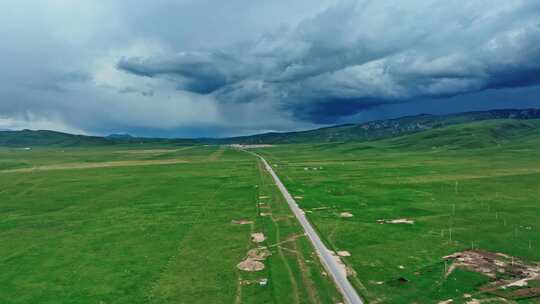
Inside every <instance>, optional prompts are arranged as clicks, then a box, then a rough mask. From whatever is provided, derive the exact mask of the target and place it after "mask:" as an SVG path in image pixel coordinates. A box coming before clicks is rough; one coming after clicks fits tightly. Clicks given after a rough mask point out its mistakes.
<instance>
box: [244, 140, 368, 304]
mask: <svg viewBox="0 0 540 304" xmlns="http://www.w3.org/2000/svg"><path fill="white" fill-rule="evenodd" d="M243 151H245V152H247V153H250V154H253V155H255V156H257V157H258V158H259V159H260V160H261V161H262V162H263V164H264V167H265V169H266V171H268V173H270V175H272V178H273V179H274V181H275V182H276V185H277V186H278V188H279V191H281V194H283V197H284V198H285V200H286V201H287V203H288V204H289V206H290V207H291V210H292V211H293V213H294V215H295V216H296V218H297V219H298V221H299V222H300V224H301V225H302V227H303V228H304V231H305V232H306V234H307V236H308V237H309V240H310V241H311V243H312V244H313V247H315V250H316V251H317V253H318V255H319V258H320V259H321V262H322V264H323V266H324V268H326V271H327V272H328V273H329V274H330V276H331V277H332V279H334V282H335V283H336V285H337V287H338V289H339V290H340V291H341V293H342V294H343V298H344V300H345V302H346V303H348V304H363V303H364V302H362V299H361V298H360V296H359V295H358V293H357V292H356V290H355V289H354V287H353V286H352V285H351V283H350V282H349V280H347V274H346V272H345V271H344V269H343V265H340V264H339V263H338V261H337V258H336V256H334V255H333V254H332V251H330V250H329V249H328V248H326V246H325V245H324V243H323V242H322V240H321V238H320V237H319V236H318V235H317V232H315V229H313V227H312V226H311V224H310V223H309V221H308V220H307V218H306V216H305V214H304V211H302V209H300V207H298V204H297V203H296V201H295V200H294V199H293V197H292V196H291V194H290V193H289V191H287V188H285V186H284V185H283V183H282V182H281V180H280V179H279V177H278V176H277V174H276V173H275V172H274V170H273V169H272V167H271V166H270V165H269V164H268V162H267V161H266V160H265V159H264V158H263V157H262V156H260V155H259V154H257V153H254V152H251V151H246V150H243Z"/></svg>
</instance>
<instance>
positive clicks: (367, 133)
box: [0, 109, 540, 147]
mask: <svg viewBox="0 0 540 304" xmlns="http://www.w3.org/2000/svg"><path fill="white" fill-rule="evenodd" d="M539 118H540V109H501V110H489V111H475V112H465V113H457V114H448V115H432V114H419V115H415V116H406V117H401V118H395V119H385V120H375V121H370V122H365V123H359V124H346V125H338V126H333V127H326V128H321V129H315V130H308V131H300V132H284V133H277V132H273V133H264V134H257V135H251V136H240V137H230V138H204V139H202V138H199V139H166V138H141V137H132V136H131V135H128V134H112V135H109V136H106V137H99V136H85V135H73V134H67V133H62V132H56V131H46V130H40V131H31V130H22V131H0V146H3V147H33V146H62V147H78V146H109V145H136V144H157V145H159V144H169V145H170V144H173V145H194V144H233V143H236V144H287V143H313V142H321V143H325V142H347V141H370V140H377V139H385V138H391V137H398V136H401V135H406V134H413V133H418V132H421V131H426V130H431V129H438V128H443V127H446V126H451V125H457V124H463V123H469V122H475V121H483V120H493V119H518V120H519V119H521V120H524V119H539Z"/></svg>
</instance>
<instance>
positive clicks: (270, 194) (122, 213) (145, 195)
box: [0, 145, 339, 304]
mask: <svg viewBox="0 0 540 304" xmlns="http://www.w3.org/2000/svg"><path fill="white" fill-rule="evenodd" d="M263 210H264V211H263ZM263 214H264V215H265V216H263ZM238 219H244V220H249V221H252V222H253V223H252V224H249V225H236V224H232V223H231V221H232V220H238ZM252 232H263V233H265V235H266V236H267V240H266V241H265V242H264V243H263V244H262V245H264V246H267V247H268V248H269V250H270V251H271V253H272V255H271V256H270V257H268V258H267V260H266V261H264V263H265V265H266V268H265V269H264V270H263V271H260V272H254V273H248V272H243V271H240V270H238V269H237V268H236V265H237V264H238V263H239V262H240V261H241V260H243V259H244V257H245V256H246V252H247V251H248V249H250V248H254V247H256V245H255V244H253V243H252V242H251V240H250V234H251V233H252ZM0 270H1V271H0V303H103V304H104V303H129V304H133V303H331V302H338V301H339V294H338V293H337V291H336V290H335V287H334V286H333V284H332V283H331V282H330V281H329V279H328V278H327V277H325V276H324V275H323V274H322V272H323V270H322V268H321V266H320V264H319V263H318V260H317V259H316V258H315V256H314V255H313V249H312V248H311V246H310V244H309V243H308V242H307V239H306V238H305V237H304V236H303V235H302V233H301V230H300V227H299V225H298V224H297V223H296V221H295V220H294V218H293V217H292V214H291V212H290V211H289V209H288V208H287V205H286V204H285V203H284V202H283V200H282V198H281V196H280V195H279V192H278V191H277V189H276V188H275V185H273V184H272V183H271V180H270V178H269V177H268V175H266V173H264V171H263V170H262V168H261V167H260V164H259V163H258V162H257V161H256V159H255V158H254V157H253V156H251V155H248V154H246V153H243V152H240V151H234V150H231V149H224V148H221V147H218V146H197V147H175V146H159V147H146V146H144V145H143V146H141V147H139V148H137V149H134V148H133V147H114V148H111V147H98V148H37V149H31V150H24V149H14V148H10V149H8V148H0ZM262 278H267V279H268V285H267V286H264V287H263V286H259V284H255V283H253V282H255V281H257V280H259V279H262ZM250 283H251V284H250Z"/></svg>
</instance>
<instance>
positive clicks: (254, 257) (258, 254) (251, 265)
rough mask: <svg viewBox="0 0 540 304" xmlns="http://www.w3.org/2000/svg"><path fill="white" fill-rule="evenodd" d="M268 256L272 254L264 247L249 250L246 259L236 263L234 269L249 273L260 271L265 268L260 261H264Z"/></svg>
mask: <svg viewBox="0 0 540 304" xmlns="http://www.w3.org/2000/svg"><path fill="white" fill-rule="evenodd" d="M270 255H272V253H271V252H270V250H268V248H266V247H257V248H253V249H250V250H249V251H248V252H247V254H246V258H245V259H244V260H243V261H242V262H240V263H238V265H236V267H237V268H238V269H240V270H243V271H249V272H254V271H261V270H263V269H264V267H265V266H264V263H263V262H262V261H264V260H266V258H267V257H269V256H270Z"/></svg>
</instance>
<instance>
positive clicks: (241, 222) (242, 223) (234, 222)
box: [231, 220, 253, 225]
mask: <svg viewBox="0 0 540 304" xmlns="http://www.w3.org/2000/svg"><path fill="white" fill-rule="evenodd" d="M231 224H235V225H249V224H253V221H250V220H232V221H231Z"/></svg>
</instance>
